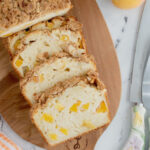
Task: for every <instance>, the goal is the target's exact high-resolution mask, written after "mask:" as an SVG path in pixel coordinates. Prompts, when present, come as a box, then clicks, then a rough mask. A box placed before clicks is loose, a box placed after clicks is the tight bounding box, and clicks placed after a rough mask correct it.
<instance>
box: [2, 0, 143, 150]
mask: <svg viewBox="0 0 150 150" xmlns="http://www.w3.org/2000/svg"><path fill="white" fill-rule="evenodd" d="M97 2H98V4H99V7H100V9H101V11H102V13H103V15H104V18H105V20H106V23H107V25H108V28H109V30H110V33H111V36H112V39H113V42H114V45H115V47H116V51H117V55H118V59H119V63H120V68H121V75H122V98H121V104H120V107H119V110H118V113H117V115H116V117H115V119H114V120H113V122H112V123H111V125H110V126H109V128H108V129H107V130H106V131H105V133H104V134H103V136H102V137H101V138H100V140H99V141H98V143H97V145H96V147H95V150H100V149H101V150H121V148H122V147H123V145H124V143H125V141H126V140H127V138H128V136H129V131H130V125H131V111H130V107H131V106H130V103H129V90H130V81H131V80H130V79H131V70H132V64H133V56H134V51H135V44H136V39H137V33H138V27H139V21H140V18H141V14H142V10H143V6H141V7H139V8H136V9H132V10H127V11H126V10H120V9H118V8H116V7H114V6H113V5H112V3H111V0H97ZM0 131H3V132H4V133H6V134H7V136H9V137H10V138H11V139H13V140H14V142H16V143H17V144H18V145H20V146H21V147H22V148H23V150H41V149H40V148H38V147H35V146H33V145H31V144H29V143H28V142H26V141H24V140H23V139H21V138H20V137H19V136H17V135H16V134H15V133H14V132H13V131H11V129H10V128H9V126H8V125H7V124H6V122H5V121H4V120H3V119H2V117H0Z"/></svg>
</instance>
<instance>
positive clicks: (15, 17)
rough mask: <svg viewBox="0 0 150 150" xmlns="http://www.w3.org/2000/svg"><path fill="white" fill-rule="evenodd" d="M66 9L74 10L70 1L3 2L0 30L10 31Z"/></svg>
mask: <svg viewBox="0 0 150 150" xmlns="http://www.w3.org/2000/svg"><path fill="white" fill-rule="evenodd" d="M66 8H70V9H71V8H72V4H71V2H70V0H46V1H45V0H43V1H41V0H14V1H12V0H1V1H0V28H1V29H8V28H11V27H13V26H17V25H19V24H22V23H25V22H27V21H31V20H34V19H37V18H39V17H41V16H44V15H46V14H49V13H51V12H57V11H59V10H63V9H66Z"/></svg>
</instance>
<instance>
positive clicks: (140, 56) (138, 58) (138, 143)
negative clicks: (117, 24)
mask: <svg viewBox="0 0 150 150" xmlns="http://www.w3.org/2000/svg"><path fill="white" fill-rule="evenodd" d="M149 14H150V0H147V1H146V3H145V7H144V11H143V15H142V19H141V24H140V28H139V34H138V38H137V44H136V51H135V57H134V63H133V72H132V79H131V91H130V101H131V102H132V103H133V104H136V105H133V107H132V128H131V134H130V136H129V139H128V141H127V143H126V145H125V147H124V148H123V150H129V149H132V150H136V149H139V150H143V149H144V147H145V143H144V141H145V122H144V117H145V112H146V109H145V108H144V107H143V104H142V102H145V100H144V101H142V82H143V73H144V68H145V64H146V61H147V58H148V54H149V49H150V42H149V39H150V30H149V27H150V15H149ZM144 86H145V85H144ZM144 96H145V95H144ZM144 98H145V97H144Z"/></svg>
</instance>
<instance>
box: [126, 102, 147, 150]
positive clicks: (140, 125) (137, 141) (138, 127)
mask: <svg viewBox="0 0 150 150" xmlns="http://www.w3.org/2000/svg"><path fill="white" fill-rule="evenodd" d="M145 112H146V110H145V108H144V107H143V105H142V104H138V105H136V106H133V107H132V129H131V134H130V137H129V139H128V141H127V143H126V145H125V147H124V148H123V150H144V146H145V144H144V142H145V131H144V130H145V123H144V116H145Z"/></svg>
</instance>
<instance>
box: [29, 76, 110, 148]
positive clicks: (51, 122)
mask: <svg viewBox="0 0 150 150" xmlns="http://www.w3.org/2000/svg"><path fill="white" fill-rule="evenodd" d="M45 94H47V96H48V97H47V98H46V99H44V101H41V103H40V104H36V105H35V106H34V107H33V109H32V113H31V117H32V121H33V123H34V124H35V125H36V127H37V128H38V129H39V131H40V132H41V134H42V135H43V137H44V138H45V139H46V141H47V143H48V144H49V145H51V146H54V145H56V144H59V143H63V142H65V141H67V140H70V139H73V138H75V137H77V136H81V135H82V134H84V133H87V132H89V131H92V130H95V129H98V128H101V127H103V126H105V125H108V123H109V122H110V118H109V108H108V101H107V90H106V89H105V87H104V85H103V83H102V82H100V81H99V80H98V79H97V78H91V77H89V76H84V77H74V78H72V79H70V80H66V81H64V82H63V83H59V84H57V85H56V86H55V87H53V88H52V89H49V90H48V91H46V93H45ZM43 95H44V92H43Z"/></svg>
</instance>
